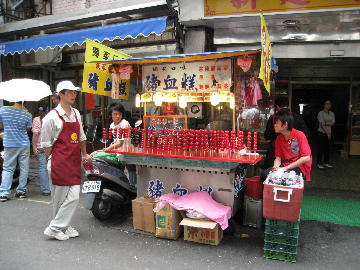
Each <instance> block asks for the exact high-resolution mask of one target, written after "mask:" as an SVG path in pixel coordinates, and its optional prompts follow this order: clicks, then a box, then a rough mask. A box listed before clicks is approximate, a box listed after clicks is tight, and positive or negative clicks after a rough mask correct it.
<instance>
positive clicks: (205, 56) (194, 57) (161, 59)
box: [89, 49, 261, 64]
mask: <svg viewBox="0 0 360 270" xmlns="http://www.w3.org/2000/svg"><path fill="white" fill-rule="evenodd" d="M258 53H261V50H259V49H253V50H236V51H222V52H204V53H188V54H169V55H155V56H147V57H141V58H128V59H119V60H102V61H90V62H89V63H108V64H112V63H118V64H153V63H174V62H188V61H201V60H211V59H218V58H226V57H233V56H239V55H250V54H258Z"/></svg>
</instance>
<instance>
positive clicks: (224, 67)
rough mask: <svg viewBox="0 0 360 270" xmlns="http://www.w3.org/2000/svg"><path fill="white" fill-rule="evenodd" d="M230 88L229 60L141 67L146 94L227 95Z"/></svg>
mask: <svg viewBox="0 0 360 270" xmlns="http://www.w3.org/2000/svg"><path fill="white" fill-rule="evenodd" d="M230 86H231V61H230V59H222V60H217V61H212V60H211V61H197V62H189V63H167V64H155V65H144V66H143V87H144V89H145V91H146V92H156V91H161V92H184V91H187V92H189V93H196V92H208V91H211V90H218V91H230Z"/></svg>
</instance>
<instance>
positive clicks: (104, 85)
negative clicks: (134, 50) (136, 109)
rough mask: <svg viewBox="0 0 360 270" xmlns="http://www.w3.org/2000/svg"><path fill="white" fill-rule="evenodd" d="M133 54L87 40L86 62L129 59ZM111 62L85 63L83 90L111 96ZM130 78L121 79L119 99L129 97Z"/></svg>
mask: <svg viewBox="0 0 360 270" xmlns="http://www.w3.org/2000/svg"><path fill="white" fill-rule="evenodd" d="M130 57H131V56H130V55H128V54H126V53H123V52H120V51H117V50H114V49H112V48H109V47H107V46H105V45H102V44H100V43H98V42H95V41H92V40H90V39H87V40H86V49H85V62H87V61H101V60H113V59H127V58H130ZM109 66H110V64H103V63H101V64H100V63H84V72H83V83H82V89H83V90H82V91H83V92H85V93H91V94H95V95H102V96H108V97H109V96H111V88H112V80H111V73H110V72H109ZM129 89H130V79H121V80H120V81H119V93H120V95H119V96H118V98H119V99H128V97H129Z"/></svg>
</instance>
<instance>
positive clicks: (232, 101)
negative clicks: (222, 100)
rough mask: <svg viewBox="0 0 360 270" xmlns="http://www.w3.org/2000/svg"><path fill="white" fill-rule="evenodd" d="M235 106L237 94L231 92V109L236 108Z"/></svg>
mask: <svg viewBox="0 0 360 270" xmlns="http://www.w3.org/2000/svg"><path fill="white" fill-rule="evenodd" d="M234 108H235V96H234V93H231V94H230V109H234Z"/></svg>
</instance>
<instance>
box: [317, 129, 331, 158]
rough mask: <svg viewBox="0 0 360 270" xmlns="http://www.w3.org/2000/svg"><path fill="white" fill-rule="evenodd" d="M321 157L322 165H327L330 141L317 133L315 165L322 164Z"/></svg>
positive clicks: (321, 133)
mask: <svg viewBox="0 0 360 270" xmlns="http://www.w3.org/2000/svg"><path fill="white" fill-rule="evenodd" d="M323 157H324V163H325V164H328V163H329V161H330V140H329V138H328V136H327V135H326V134H325V133H323V132H318V154H317V164H322V160H323Z"/></svg>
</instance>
